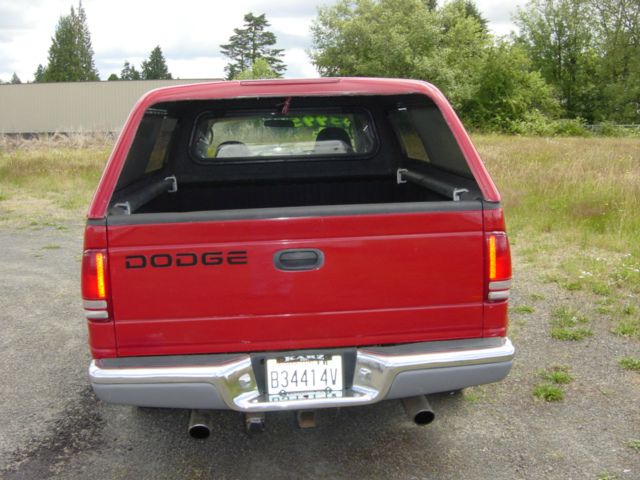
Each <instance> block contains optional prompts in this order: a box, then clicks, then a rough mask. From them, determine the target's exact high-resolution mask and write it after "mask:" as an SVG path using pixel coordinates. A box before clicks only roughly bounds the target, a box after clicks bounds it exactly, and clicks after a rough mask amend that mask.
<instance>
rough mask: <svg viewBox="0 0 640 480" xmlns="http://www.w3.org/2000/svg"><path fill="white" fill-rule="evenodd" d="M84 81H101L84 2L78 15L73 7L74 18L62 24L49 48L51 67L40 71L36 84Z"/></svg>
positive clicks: (60, 22)
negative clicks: (94, 58)
mask: <svg viewBox="0 0 640 480" xmlns="http://www.w3.org/2000/svg"><path fill="white" fill-rule="evenodd" d="M83 80H99V77H98V71H97V70H96V68H95V64H94V61H93V49H92V47H91V36H90V34H89V28H88V26H87V17H86V14H85V11H84V8H83V7H82V1H80V3H79V4H78V13H76V11H75V10H74V8H73V7H71V12H70V14H69V15H64V16H62V17H60V19H59V20H58V25H57V27H56V33H55V35H54V37H53V38H52V39H51V47H50V48H49V63H48V65H47V66H46V67H43V68H42V69H40V66H39V67H38V71H36V81H45V82H74V81H83Z"/></svg>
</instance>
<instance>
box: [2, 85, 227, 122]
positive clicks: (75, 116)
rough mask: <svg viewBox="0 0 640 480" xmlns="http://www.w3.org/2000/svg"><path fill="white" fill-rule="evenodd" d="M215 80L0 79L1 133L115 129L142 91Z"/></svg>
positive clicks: (124, 118)
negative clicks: (1, 82) (6, 81)
mask: <svg viewBox="0 0 640 480" xmlns="http://www.w3.org/2000/svg"><path fill="white" fill-rule="evenodd" d="M216 80H220V79H206V80H205V79H200V80H135V81H134V80H130V81H123V80H120V81H111V82H68V83H26V84H19V85H0V134H3V133H10V134H15V133H22V134H28V133H56V132H58V133H70V132H118V131H119V130H120V129H121V128H122V125H123V124H124V122H125V120H126V119H127V116H128V115H129V112H130V110H131V108H132V107H133V104H134V103H135V102H136V101H137V100H138V99H139V98H140V97H141V96H142V94H143V93H145V92H147V91H149V90H153V89H154V88H158V87H165V86H169V85H181V84H186V83H201V82H209V81H216Z"/></svg>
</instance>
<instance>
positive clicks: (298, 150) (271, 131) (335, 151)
mask: <svg viewBox="0 0 640 480" xmlns="http://www.w3.org/2000/svg"><path fill="white" fill-rule="evenodd" d="M374 147H375V135H374V133H373V125H372V122H371V120H370V118H369V116H368V115H367V114H365V113H361V112H354V113H339V114H322V113H311V112H310V113H302V114H289V115H273V114H265V115H249V116H238V117H229V116H225V117H223V118H216V117H212V116H204V117H201V118H200V119H199V120H198V123H197V125H196V129H195V134H194V136H193V140H192V144H191V151H192V153H193V155H194V156H195V157H196V158H197V159H199V160H201V161H206V162H219V161H225V160H228V159H245V160H255V161H261V160H265V159H269V158H284V159H288V158H291V159H305V158H308V157H316V156H320V157H325V156H337V157H343V156H344V157H350V156H355V155H366V154H370V153H372V152H373V150H374Z"/></svg>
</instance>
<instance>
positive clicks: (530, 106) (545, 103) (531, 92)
mask: <svg viewBox="0 0 640 480" xmlns="http://www.w3.org/2000/svg"><path fill="white" fill-rule="evenodd" d="M531 68H532V66H531V60H530V59H529V58H528V57H527V54H526V52H525V51H524V49H523V48H522V47H521V46H520V45H518V44H515V45H514V44H512V43H510V42H507V41H500V42H498V43H497V44H496V45H495V46H493V47H491V48H490V49H489V51H488V53H487V59H486V61H485V63H484V65H483V66H482V69H481V70H480V74H479V79H478V87H477V90H476V91H475V92H474V93H473V95H472V96H471V97H470V98H469V99H468V100H466V101H465V102H464V104H463V106H462V109H461V113H462V115H463V116H464V117H466V119H467V121H468V123H469V124H470V125H471V126H473V127H475V128H478V129H482V130H493V131H512V130H513V125H514V124H515V123H516V122H518V121H524V120H526V119H527V116H528V115H529V114H530V113H531V112H537V113H539V114H542V115H548V116H555V115H557V114H558V112H559V105H558V102H557V100H556V99H555V98H554V96H553V91H552V89H551V87H550V86H549V85H548V84H547V83H546V82H545V81H544V79H543V78H542V76H541V75H540V73H539V72H537V71H532V70H531Z"/></svg>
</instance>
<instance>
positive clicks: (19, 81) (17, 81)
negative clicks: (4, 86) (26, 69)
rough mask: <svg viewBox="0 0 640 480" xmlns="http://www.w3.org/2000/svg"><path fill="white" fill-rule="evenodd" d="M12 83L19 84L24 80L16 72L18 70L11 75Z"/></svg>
mask: <svg viewBox="0 0 640 480" xmlns="http://www.w3.org/2000/svg"><path fill="white" fill-rule="evenodd" d="M11 83H12V84H13V85H17V84H19V83H22V80H20V77H19V76H18V75H17V74H16V72H13V76H12V77H11Z"/></svg>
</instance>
